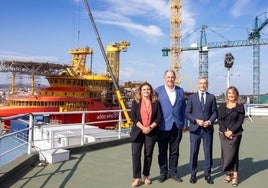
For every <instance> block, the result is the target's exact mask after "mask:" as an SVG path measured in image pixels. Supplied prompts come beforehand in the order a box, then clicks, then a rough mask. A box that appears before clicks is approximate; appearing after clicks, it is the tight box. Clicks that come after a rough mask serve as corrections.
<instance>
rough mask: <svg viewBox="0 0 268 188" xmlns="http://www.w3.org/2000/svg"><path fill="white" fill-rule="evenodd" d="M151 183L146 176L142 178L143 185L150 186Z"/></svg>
mask: <svg viewBox="0 0 268 188" xmlns="http://www.w3.org/2000/svg"><path fill="white" fill-rule="evenodd" d="M151 183H152V181H151V180H150V179H149V177H148V176H144V184H145V185H150V184H151Z"/></svg>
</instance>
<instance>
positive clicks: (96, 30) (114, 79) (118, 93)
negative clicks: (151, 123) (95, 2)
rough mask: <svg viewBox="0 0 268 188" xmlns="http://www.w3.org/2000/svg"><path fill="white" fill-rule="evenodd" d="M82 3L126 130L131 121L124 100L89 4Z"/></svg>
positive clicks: (86, 2) (85, 0) (85, 1)
mask: <svg viewBox="0 0 268 188" xmlns="http://www.w3.org/2000/svg"><path fill="white" fill-rule="evenodd" d="M84 3H85V6H86V9H87V12H88V16H89V18H90V21H91V24H92V27H93V30H94V32H95V35H96V37H97V40H98V44H99V46H100V49H101V52H102V55H103V58H104V60H105V63H106V66H107V69H108V72H109V73H110V76H111V78H112V81H113V85H114V87H115V93H116V96H117V99H118V102H119V104H120V106H121V108H122V110H123V113H124V116H125V118H126V120H127V122H126V124H125V125H124V127H126V128H128V127H129V126H130V124H131V120H130V117H129V114H128V112H127V111H126V106H125V103H124V100H123V98H122V96H121V93H120V90H119V85H118V83H117V81H116V78H115V76H114V74H113V71H112V68H111V66H110V64H109V61H108V58H107V55H106V53H105V50H104V47H103V44H102V41H101V38H100V35H99V32H98V29H97V26H96V24H95V21H94V19H93V15H92V13H91V10H90V7H89V4H88V1H87V0H84Z"/></svg>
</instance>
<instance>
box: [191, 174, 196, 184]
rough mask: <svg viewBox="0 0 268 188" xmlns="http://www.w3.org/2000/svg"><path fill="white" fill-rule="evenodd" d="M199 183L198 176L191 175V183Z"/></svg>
mask: <svg viewBox="0 0 268 188" xmlns="http://www.w3.org/2000/svg"><path fill="white" fill-rule="evenodd" d="M196 182H197V178H196V175H191V178H190V183H193V184H194V183H196Z"/></svg>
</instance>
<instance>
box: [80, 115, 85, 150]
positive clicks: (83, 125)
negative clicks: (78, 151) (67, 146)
mask: <svg viewBox="0 0 268 188" xmlns="http://www.w3.org/2000/svg"><path fill="white" fill-rule="evenodd" d="M85 122H86V114H85V112H83V113H82V129H81V145H82V146H83V145H84V142H85V141H84V137H85Z"/></svg>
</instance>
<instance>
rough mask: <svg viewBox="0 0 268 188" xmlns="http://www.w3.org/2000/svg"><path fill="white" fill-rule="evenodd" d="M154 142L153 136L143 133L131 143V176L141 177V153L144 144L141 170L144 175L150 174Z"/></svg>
mask: <svg viewBox="0 0 268 188" xmlns="http://www.w3.org/2000/svg"><path fill="white" fill-rule="evenodd" d="M155 143H156V139H155V136H150V135H146V134H143V136H142V138H139V139H137V141H135V142H132V143H131V149H132V171H133V178H135V179H136V178H141V157H142V156H141V153H142V148H143V146H144V152H143V153H144V161H143V172H142V174H143V175H144V176H149V175H150V170H151V164H152V160H153V151H154V146H155Z"/></svg>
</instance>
